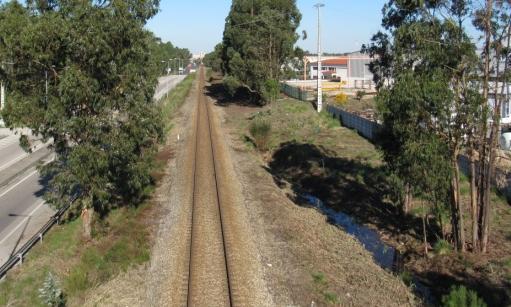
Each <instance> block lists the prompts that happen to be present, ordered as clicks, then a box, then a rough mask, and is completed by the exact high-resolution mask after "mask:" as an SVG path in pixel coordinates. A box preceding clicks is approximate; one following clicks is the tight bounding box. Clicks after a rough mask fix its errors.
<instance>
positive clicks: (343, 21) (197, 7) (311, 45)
mask: <svg viewBox="0 0 511 307" xmlns="http://www.w3.org/2000/svg"><path fill="white" fill-rule="evenodd" d="M317 2H318V1H317V0H298V1H297V5H298V9H299V10H300V12H301V13H302V22H301V26H300V29H299V33H301V32H302V30H305V31H307V34H308V38H307V40H305V41H299V42H298V45H299V46H300V47H302V48H304V49H306V50H310V51H315V50H316V31H317V30H316V22H317V19H316V18H317V11H316V9H315V8H314V7H313V6H314V4H315V3H317ZM322 2H323V3H324V4H325V7H324V8H323V9H322V18H321V19H322V27H323V29H322V39H323V44H322V45H323V51H324V52H347V51H354V50H358V49H360V46H361V45H362V44H363V43H366V42H368V41H369V39H370V38H371V36H372V34H374V33H376V32H377V31H378V29H380V24H381V17H382V16H381V8H382V7H383V4H384V3H385V2H386V1H385V0H323V1H322ZM230 6H231V0H162V1H161V3H160V13H158V15H156V16H155V17H154V18H153V19H151V20H150V21H149V22H148V24H147V28H148V29H150V30H152V31H153V32H154V33H156V35H157V36H159V37H161V38H162V39H163V40H164V41H171V42H172V43H173V44H174V45H177V46H179V47H184V48H188V49H190V51H192V53H198V52H201V51H204V52H209V51H211V50H212V49H213V47H214V46H215V45H216V44H217V43H219V42H220V41H221V40H222V33H223V30H224V23H225V17H227V14H228V13H229V9H230Z"/></svg>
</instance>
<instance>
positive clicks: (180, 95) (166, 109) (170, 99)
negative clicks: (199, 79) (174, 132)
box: [162, 73, 196, 134]
mask: <svg viewBox="0 0 511 307" xmlns="http://www.w3.org/2000/svg"><path fill="white" fill-rule="evenodd" d="M195 76H196V74H195V73H192V74H189V75H188V76H186V78H185V79H184V80H183V81H181V82H180V83H179V84H178V85H177V86H176V87H175V88H174V89H173V90H172V91H171V92H170V93H169V94H168V96H167V97H166V98H164V99H163V106H162V115H163V118H165V119H166V120H167V121H166V122H165V133H166V134H167V133H168V132H169V131H170V129H172V122H171V121H170V120H168V119H171V118H172V114H174V112H175V111H176V110H177V109H178V108H179V107H180V106H181V105H182V104H183V103H184V102H185V99H186V97H187V96H188V93H189V92H190V89H191V88H192V84H193V81H194V80H195Z"/></svg>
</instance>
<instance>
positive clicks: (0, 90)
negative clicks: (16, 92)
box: [0, 80, 5, 110]
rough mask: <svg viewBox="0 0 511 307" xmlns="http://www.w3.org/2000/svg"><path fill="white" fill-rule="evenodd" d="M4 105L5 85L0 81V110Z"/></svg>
mask: <svg viewBox="0 0 511 307" xmlns="http://www.w3.org/2000/svg"><path fill="white" fill-rule="evenodd" d="M4 106H5V85H4V81H3V80H2V81H0V110H2V109H3V108H4Z"/></svg>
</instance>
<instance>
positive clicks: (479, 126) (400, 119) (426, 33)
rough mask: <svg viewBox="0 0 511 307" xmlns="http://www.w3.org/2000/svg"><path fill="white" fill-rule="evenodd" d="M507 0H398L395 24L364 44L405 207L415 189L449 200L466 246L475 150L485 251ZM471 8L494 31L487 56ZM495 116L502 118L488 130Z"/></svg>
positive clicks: (456, 236) (455, 231)
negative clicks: (470, 27) (466, 179)
mask: <svg viewBox="0 0 511 307" xmlns="http://www.w3.org/2000/svg"><path fill="white" fill-rule="evenodd" d="M498 3H499V4H498V7H499V9H495V8H492V1H491V0H488V1H486V3H485V6H484V7H483V8H480V9H479V10H477V9H476V8H475V6H474V5H473V4H472V3H471V2H470V1H464V0H452V1H428V0H426V1H418V2H417V1H412V2H409V1H404V2H403V1H394V0H391V1H389V2H388V3H387V4H386V5H385V7H384V9H383V13H384V18H383V21H382V24H383V26H384V28H385V30H386V31H385V32H379V33H377V34H375V35H374V36H373V39H372V43H371V45H369V46H364V47H363V49H364V51H365V52H368V53H370V54H371V55H374V56H377V57H376V59H375V60H374V61H373V62H372V63H371V65H370V69H371V70H372V72H373V73H374V75H375V82H376V83H377V86H378V88H379V94H378V97H377V101H378V104H379V109H380V115H381V117H382V120H383V126H384V129H383V134H382V143H381V144H380V146H381V149H382V151H383V153H384V158H385V161H386V162H387V165H388V166H389V167H390V169H391V170H393V172H394V173H395V174H397V176H398V177H399V178H401V180H402V182H403V186H404V187H405V194H406V195H405V206H404V208H405V211H406V209H407V205H408V204H407V202H408V200H409V197H410V195H411V194H414V195H416V196H420V197H421V198H423V199H424V198H426V199H429V200H431V201H433V203H435V204H436V205H435V206H441V205H442V204H443V203H449V207H450V216H451V223H450V224H451V232H452V237H453V240H454V243H455V246H456V248H457V249H458V250H460V251H465V249H466V238H465V228H467V227H466V224H465V221H464V212H465V211H466V210H465V209H464V207H463V206H464V204H463V202H462V201H461V196H460V174H459V167H458V159H459V157H460V155H461V154H462V153H467V152H468V153H469V154H470V156H471V157H472V169H473V171H472V174H471V183H472V184H471V198H472V201H471V207H470V209H471V210H472V213H473V214H472V219H473V223H472V228H473V229H474V232H478V233H479V236H481V238H476V237H477V236H474V237H473V240H472V241H473V242H472V245H473V250H474V251H477V250H478V249H477V246H478V245H479V242H481V244H482V245H481V246H482V248H481V250H482V251H485V246H486V244H487V242H486V243H485V242H484V239H483V238H484V230H482V231H478V230H475V229H477V228H479V227H487V226H485V225H487V222H488V223H489V217H488V214H489V209H488V208H489V196H488V195H489V192H490V190H489V188H490V178H491V176H492V173H493V169H494V167H495V149H496V146H497V134H498V128H499V119H500V104H499V103H501V102H502V99H503V98H502V97H503V95H501V96H499V95H498V93H496V92H494V94H495V96H494V97H499V98H498V99H496V102H495V104H494V105H495V108H494V109H493V110H491V109H490V108H489V103H488V102H489V101H488V97H489V95H488V88H489V87H490V86H489V84H490V81H489V78H490V77H491V78H492V80H495V81H496V80H499V81H502V82H509V77H510V76H509V70H508V67H509V65H508V61H509V51H510V50H509V31H510V23H509V12H510V8H509V5H510V4H509V3H507V2H505V1H498ZM471 12H476V14H475V16H476V20H475V22H476V25H478V26H479V28H481V29H482V30H483V33H485V37H486V42H485V51H484V52H483V54H482V55H481V56H479V55H478V54H477V53H476V47H475V43H474V42H472V41H471V40H470V38H469V37H468V35H467V34H466V32H465V28H464V23H465V21H466V20H469V19H470V18H471V16H472V14H471ZM491 12H493V13H491ZM492 14H495V16H493V17H492ZM485 31H486V32H485ZM506 42H507V45H505V43H506ZM490 65H491V66H492V67H491V68H490V67H489V66H490ZM499 69H500V72H499ZM501 89H502V88H501ZM489 117H491V118H492V120H493V121H492V123H493V124H492V127H491V133H490V135H491V136H490V138H487V137H486V135H487V133H488V127H487V123H488V118H489ZM476 156H478V158H476ZM476 159H477V161H476ZM476 162H477V164H478V165H479V171H476V167H475V165H476ZM445 187H448V188H447V190H446V192H444V190H445ZM432 197H433V198H432ZM476 203H477V204H478V205H476ZM483 212H486V213H487V214H486V213H483ZM481 214H482V215H481ZM483 246H484V247H483Z"/></svg>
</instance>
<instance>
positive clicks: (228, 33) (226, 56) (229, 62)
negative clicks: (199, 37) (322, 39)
mask: <svg viewBox="0 0 511 307" xmlns="http://www.w3.org/2000/svg"><path fill="white" fill-rule="evenodd" d="M300 20H301V14H300V12H299V11H298V9H297V7H296V1H295V0H272V1H271V0H234V1H233V2H232V5H231V10H230V12H229V15H228V16H227V19H226V23H225V30H224V37H223V52H222V59H223V63H224V64H223V72H224V74H225V75H226V77H227V80H228V82H227V84H230V87H231V88H232V89H231V92H235V90H236V87H245V88H247V89H248V90H249V91H250V92H251V93H253V94H254V95H256V96H259V97H261V98H263V100H265V101H268V100H272V93H273V92H274V91H275V88H277V90H278V80H279V77H280V76H281V73H282V72H281V69H282V65H283V64H284V63H286V61H287V60H288V59H289V58H291V57H293V56H294V44H295V43H296V41H297V40H298V38H299V35H298V34H297V33H296V30H297V28H298V26H299V24H300Z"/></svg>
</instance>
